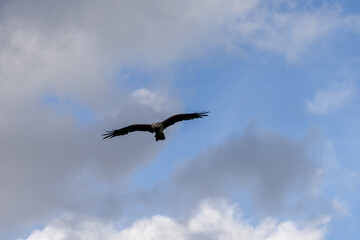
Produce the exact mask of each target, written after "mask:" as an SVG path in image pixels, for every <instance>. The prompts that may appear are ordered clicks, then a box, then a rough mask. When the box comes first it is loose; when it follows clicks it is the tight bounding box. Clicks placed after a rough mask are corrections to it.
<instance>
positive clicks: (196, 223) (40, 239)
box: [25, 202, 329, 240]
mask: <svg viewBox="0 0 360 240" xmlns="http://www.w3.org/2000/svg"><path fill="white" fill-rule="evenodd" d="M328 220H329V219H328V218H323V219H320V220H318V221H312V222H311V221H309V222H303V223H297V222H293V221H283V222H277V221H276V220H275V219H272V218H266V219H263V220H261V221H260V222H259V223H258V224H256V225H255V224H250V223H249V222H248V221H247V220H246V219H243V218H242V217H241V212H240V210H239V209H238V208H237V207H235V206H230V205H228V204H225V203H224V202H216V203H215V202H204V203H203V204H202V205H201V206H200V207H199V209H198V210H197V211H196V212H195V214H193V216H191V217H190V218H189V219H186V220H180V219H174V218H170V217H166V216H161V215H156V216H153V217H151V218H143V219H139V220H137V221H135V222H134V223H133V224H132V225H131V226H130V227H126V228H123V229H122V228H119V224H116V223H114V222H104V221H101V220H98V219H86V218H79V217H76V216H74V215H71V214H68V215H64V216H63V217H61V218H59V219H56V220H53V221H52V222H50V223H49V224H48V225H47V226H46V227H44V228H43V229H41V230H35V231H33V232H32V233H31V235H30V236H29V237H28V238H26V239H25V240H48V239H49V240H50V239H52V240H65V239H71V240H82V239H84V240H85V239H86V240H92V239H94V240H95V239H103V240H115V239H116V240H122V239H124V240H125V239H126V240H133V239H134V240H135V239H144V240H150V239H178V240H192V239H194V240H195V239H204V240H205V239H224V240H231V239H234V240H235V239H236V240H243V239H244V240H281V239H294V240H296V239H299V240H300V239H301V240H321V239H324V237H325V234H326V223H327V221H328Z"/></svg>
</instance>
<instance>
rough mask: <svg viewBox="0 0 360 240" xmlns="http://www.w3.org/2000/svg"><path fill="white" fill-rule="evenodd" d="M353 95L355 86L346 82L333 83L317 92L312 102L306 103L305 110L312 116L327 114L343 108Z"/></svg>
mask: <svg viewBox="0 0 360 240" xmlns="http://www.w3.org/2000/svg"><path fill="white" fill-rule="evenodd" d="M354 94H355V86H354V85H352V84H350V83H348V82H333V83H332V84H331V85H330V86H329V87H328V88H326V89H324V90H320V91H318V92H317V93H316V94H315V96H314V99H313V100H308V101H307V102H306V107H307V110H308V111H309V112H310V113H314V114H327V113H331V112H336V111H338V110H340V109H341V108H343V107H344V106H345V104H346V103H348V102H349V101H350V100H351V98H352V97H353V96H354Z"/></svg>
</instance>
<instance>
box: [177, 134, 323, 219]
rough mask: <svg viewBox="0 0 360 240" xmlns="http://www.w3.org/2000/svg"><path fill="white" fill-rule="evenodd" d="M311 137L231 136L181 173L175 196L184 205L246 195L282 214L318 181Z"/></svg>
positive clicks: (178, 173) (264, 207) (265, 208)
mask: <svg viewBox="0 0 360 240" xmlns="http://www.w3.org/2000/svg"><path fill="white" fill-rule="evenodd" d="M311 139H312V137H307V138H304V139H301V140H294V139H291V138H288V137H285V136H282V135H281V134H279V133H276V132H272V131H259V132H254V130H246V131H245V132H244V133H243V134H240V135H235V136H232V137H229V138H228V139H226V140H225V141H224V142H222V143H220V144H219V145H217V146H213V147H211V148H209V149H208V150H206V151H205V152H204V153H202V154H200V155H199V156H198V157H196V158H194V159H191V160H190V161H189V162H188V163H186V164H185V165H184V166H182V167H181V168H179V169H178V170H177V172H176V173H175V174H174V176H173V180H172V184H173V185H174V189H173V193H174V195H175V198H177V199H181V200H180V201H179V202H181V201H184V202H186V201H194V199H203V198H205V197H215V198H216V197H221V196H223V195H224V194H225V193H227V195H229V194H230V195H232V194H235V193H239V192H240V191H242V192H246V194H249V196H251V199H252V200H253V202H255V203H256V204H255V205H257V206H260V207H261V208H262V209H264V210H266V211H268V212H271V213H275V212H278V211H281V210H283V209H284V208H285V207H286V204H287V202H286V200H287V199H288V198H287V197H289V196H290V194H292V193H295V196H296V198H299V196H300V198H301V195H304V194H305V193H306V192H307V191H309V190H310V189H311V187H312V185H313V184H314V183H315V181H316V180H317V179H318V178H319V175H318V169H319V166H318V164H317V163H316V158H315V157H314V156H313V155H312V154H311V152H312V146H311V145H312V144H310V143H312V141H313V140H311ZM180 193H181V195H180ZM189 196H190V197H189Z"/></svg>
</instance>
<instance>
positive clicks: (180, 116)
mask: <svg viewBox="0 0 360 240" xmlns="http://www.w3.org/2000/svg"><path fill="white" fill-rule="evenodd" d="M208 113H209V112H196V113H183V114H176V115H174V116H171V117H169V118H167V119H165V120H164V121H163V122H162V123H163V127H164V129H165V128H167V127H169V126H171V125H173V124H175V123H176V122H180V121H185V120H191V119H196V118H203V117H205V116H208V115H207V114H208Z"/></svg>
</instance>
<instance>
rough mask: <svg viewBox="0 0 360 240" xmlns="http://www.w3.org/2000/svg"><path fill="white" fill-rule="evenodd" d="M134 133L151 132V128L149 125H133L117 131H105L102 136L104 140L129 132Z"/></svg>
mask: <svg viewBox="0 0 360 240" xmlns="http://www.w3.org/2000/svg"><path fill="white" fill-rule="evenodd" d="M135 131H147V132H151V133H152V132H153V130H152V127H151V125H150V124H133V125H130V126H127V127H124V128H120V129H117V130H112V131H107V132H106V133H104V134H103V136H104V137H103V139H106V138H113V137H116V136H121V135H125V134H128V133H129V132H135Z"/></svg>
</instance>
